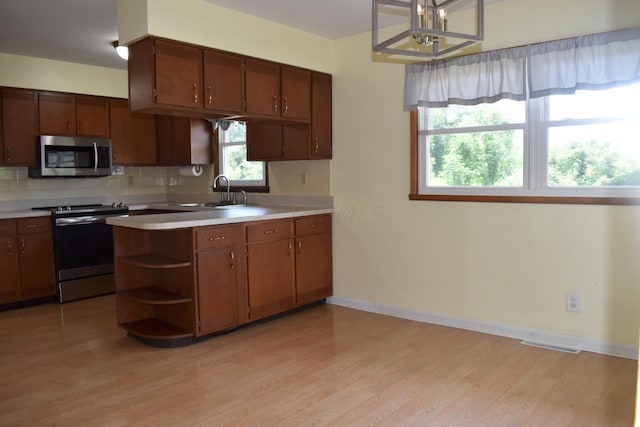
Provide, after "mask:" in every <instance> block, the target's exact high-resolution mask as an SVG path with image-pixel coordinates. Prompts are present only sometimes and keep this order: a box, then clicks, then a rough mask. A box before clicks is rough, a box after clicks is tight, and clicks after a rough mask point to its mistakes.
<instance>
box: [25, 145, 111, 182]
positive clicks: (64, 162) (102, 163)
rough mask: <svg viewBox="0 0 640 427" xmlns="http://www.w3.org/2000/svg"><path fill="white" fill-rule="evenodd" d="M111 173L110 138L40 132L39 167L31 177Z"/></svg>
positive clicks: (32, 169) (83, 175)
mask: <svg viewBox="0 0 640 427" xmlns="http://www.w3.org/2000/svg"><path fill="white" fill-rule="evenodd" d="M109 175H111V140H110V139H108V138H85V137H72V136H52V135H41V136H40V141H39V158H38V166H37V167H36V168H30V169H29V176H30V177H32V178H50V177H98V176H109Z"/></svg>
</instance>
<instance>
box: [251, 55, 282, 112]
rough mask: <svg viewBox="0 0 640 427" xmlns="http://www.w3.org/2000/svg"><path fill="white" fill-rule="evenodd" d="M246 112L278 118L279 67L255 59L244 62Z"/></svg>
mask: <svg viewBox="0 0 640 427" xmlns="http://www.w3.org/2000/svg"><path fill="white" fill-rule="evenodd" d="M245 90H246V94H245V97H246V100H247V104H246V112H247V113H251V114H259V115H263V116H271V117H280V66H279V65H278V64H276V63H273V62H267V61H260V60H257V59H246V60H245Z"/></svg>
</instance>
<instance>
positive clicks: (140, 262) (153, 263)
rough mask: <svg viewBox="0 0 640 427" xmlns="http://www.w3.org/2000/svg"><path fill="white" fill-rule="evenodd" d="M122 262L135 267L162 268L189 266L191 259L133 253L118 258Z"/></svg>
mask: <svg viewBox="0 0 640 427" xmlns="http://www.w3.org/2000/svg"><path fill="white" fill-rule="evenodd" d="M119 259H120V260H121V261H122V262H126V263H128V264H131V265H134V266H136V267H144V268H153V269H162V268H177V267H189V266H190V265H191V261H183V260H179V259H175V258H169V257H166V256H162V255H154V254H145V255H134V256H126V257H121V258H119Z"/></svg>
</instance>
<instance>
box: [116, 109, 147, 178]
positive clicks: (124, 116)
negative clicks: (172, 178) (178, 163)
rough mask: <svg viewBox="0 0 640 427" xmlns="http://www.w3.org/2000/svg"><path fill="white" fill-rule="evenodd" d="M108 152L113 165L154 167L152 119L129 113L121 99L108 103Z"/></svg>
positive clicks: (144, 115)
mask: <svg viewBox="0 0 640 427" xmlns="http://www.w3.org/2000/svg"><path fill="white" fill-rule="evenodd" d="M109 110H110V117H111V126H110V128H111V149H112V156H113V164H114V165H123V166H130V165H154V164H155V163H156V119H155V116H153V115H151V114H139V113H131V112H130V111H129V105H128V102H127V100H125V99H112V100H110V101H109Z"/></svg>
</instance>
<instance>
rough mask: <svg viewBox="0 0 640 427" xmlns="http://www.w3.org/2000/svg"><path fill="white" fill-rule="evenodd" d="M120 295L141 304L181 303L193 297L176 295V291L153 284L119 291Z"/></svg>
mask: <svg viewBox="0 0 640 427" xmlns="http://www.w3.org/2000/svg"><path fill="white" fill-rule="evenodd" d="M120 295H121V296H123V297H127V298H131V299H132V300H134V301H137V302H140V303H142V304H153V305H158V304H181V303H186V302H191V301H192V300H193V299H192V298H189V297H185V296H183V295H178V294H176V293H173V292H170V291H167V290H165V289H162V288H157V287H154V286H147V287H143V288H136V289H129V290H126V291H121V292H120Z"/></svg>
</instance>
